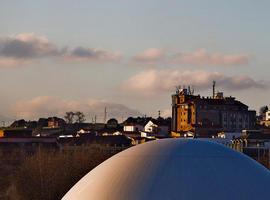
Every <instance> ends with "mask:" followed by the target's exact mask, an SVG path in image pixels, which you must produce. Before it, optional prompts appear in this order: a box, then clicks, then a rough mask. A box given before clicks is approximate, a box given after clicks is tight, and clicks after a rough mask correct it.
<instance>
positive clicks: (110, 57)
mask: <svg viewBox="0 0 270 200" xmlns="http://www.w3.org/2000/svg"><path fill="white" fill-rule="evenodd" d="M64 57H65V59H66V60H67V61H97V62H110V61H112V62H114V61H120V60H121V58H122V55H121V53H120V52H110V51H107V50H102V49H94V48H85V47H80V46H79V47H76V48H74V49H70V50H68V51H67V52H66V54H65V55H64Z"/></svg>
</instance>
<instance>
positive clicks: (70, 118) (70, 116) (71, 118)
mask: <svg viewBox="0 0 270 200" xmlns="http://www.w3.org/2000/svg"><path fill="white" fill-rule="evenodd" d="M74 116H75V113H74V112H72V111H69V112H66V115H65V116H64V118H65V120H66V122H67V123H68V124H72V123H73V121H74Z"/></svg>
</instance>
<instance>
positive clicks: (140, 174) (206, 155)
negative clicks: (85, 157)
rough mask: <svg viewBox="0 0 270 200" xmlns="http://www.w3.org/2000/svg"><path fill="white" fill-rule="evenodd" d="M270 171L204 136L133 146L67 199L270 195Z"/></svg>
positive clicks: (217, 199) (222, 199)
mask: <svg viewBox="0 0 270 200" xmlns="http://www.w3.org/2000/svg"><path fill="white" fill-rule="evenodd" d="M269 188H270V172H269V171H268V170H267V169H266V168H264V167H263V166H262V165H260V164H259V163H257V162H256V161H254V160H252V159H251V158H249V157H247V156H245V155H243V154H241V153H239V152H236V151H234V150H232V149H230V148H227V147H225V146H223V145H220V144H217V143H213V142H209V141H202V140H199V139H162V140H157V141H153V142H148V143H145V144H140V145H137V146H135V147H132V148H129V149H127V150H125V151H123V152H121V153H119V154H117V155H115V156H113V157H111V158H110V159H108V160H106V161H105V162H103V163H102V164H100V165H99V166H98V167H96V168H95V169H93V170H92V171H91V172H90V173H88V174H87V175H86V176H85V177H83V178H82V179H81V180H80V181H79V182H78V183H77V184H76V185H75V186H74V187H73V188H71V189H70V191H69V192H68V193H67V194H66V195H65V196H64V197H63V200H78V199H80V200H89V199H98V200H111V199H113V200H116V199H117V200H127V199H128V200H138V199H140V200H149V199H155V200H167V199H168V200H169V199H170V200H194V199H207V200H228V199H230V200H240V199H241V200H242V199H245V200H255V199H256V200H260V199H269V195H270V192H269Z"/></svg>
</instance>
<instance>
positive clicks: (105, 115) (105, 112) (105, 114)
mask: <svg viewBox="0 0 270 200" xmlns="http://www.w3.org/2000/svg"><path fill="white" fill-rule="evenodd" d="M106 122H107V108H106V107H105V109H104V124H106Z"/></svg>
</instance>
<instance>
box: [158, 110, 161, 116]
mask: <svg viewBox="0 0 270 200" xmlns="http://www.w3.org/2000/svg"><path fill="white" fill-rule="evenodd" d="M160 113H161V111H160V110H159V111H158V118H160Z"/></svg>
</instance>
